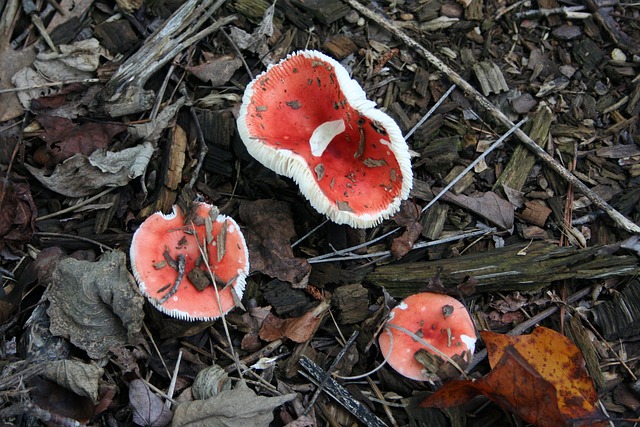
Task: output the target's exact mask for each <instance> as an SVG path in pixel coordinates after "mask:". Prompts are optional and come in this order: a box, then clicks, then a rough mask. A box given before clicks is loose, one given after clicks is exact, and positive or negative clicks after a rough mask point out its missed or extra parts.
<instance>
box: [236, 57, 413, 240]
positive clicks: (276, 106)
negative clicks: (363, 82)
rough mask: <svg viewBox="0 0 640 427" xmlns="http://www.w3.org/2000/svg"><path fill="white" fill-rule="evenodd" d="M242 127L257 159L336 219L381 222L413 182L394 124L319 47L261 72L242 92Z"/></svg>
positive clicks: (353, 223)
mask: <svg viewBox="0 0 640 427" xmlns="http://www.w3.org/2000/svg"><path fill="white" fill-rule="evenodd" d="M238 132H239V134H240V136H241V138H242V140H243V141H244V144H245V145H246V147H247V150H248V151H249V153H250V154H251V155H252V156H253V157H254V158H255V159H257V160H258V161H260V162H261V163H262V164H263V165H265V166H266V167H268V168H270V169H272V170H274V171H275V172H277V173H279V174H281V175H285V176H288V177H290V178H292V179H293V180H294V181H295V182H296V183H297V184H298V186H299V187H300V191H301V192H302V194H303V195H304V196H305V197H306V198H307V199H308V200H309V202H310V203H311V205H312V206H313V207H314V208H315V209H316V210H317V211H318V212H320V213H323V214H326V215H327V216H328V217H329V218H330V219H331V220H332V221H334V222H336V223H338V224H349V225H351V226H352V227H359V228H365V227H371V226H374V225H376V224H378V223H380V222H381V221H382V220H383V219H386V218H388V217H390V216H391V215H393V214H394V213H395V212H397V211H398V209H399V207H400V202H401V201H402V200H404V199H406V198H407V197H408V196H409V191H410V190H411V187H412V185H413V173H412V170H411V159H410V154H409V148H408V147H407V143H406V142H405V140H404V138H403V136H402V132H401V130H400V128H399V127H398V125H397V124H396V122H395V121H394V120H393V119H392V118H391V117H389V116H388V115H387V114H385V113H384V112H382V111H380V110H378V109H377V108H376V104H375V102H373V101H370V100H368V99H367V98H366V95H365V92H364V91H363V90H362V88H361V87H360V85H359V84H358V83H357V82H356V81H355V80H353V79H351V77H350V76H349V73H348V72H347V70H346V69H345V68H344V67H343V66H342V65H340V64H339V63H338V62H337V61H335V60H334V59H332V58H330V57H328V56H326V55H324V54H322V53H320V52H316V51H313V50H306V51H300V52H296V53H293V54H291V55H289V56H288V57H286V58H285V59H283V60H282V61H281V62H279V63H277V64H274V65H271V66H269V67H268V69H267V71H265V72H264V73H262V74H260V75H259V76H258V77H256V78H255V79H254V80H253V81H252V82H251V83H250V84H249V85H248V86H247V89H246V90H245V93H244V96H243V98H242V106H241V108H240V115H239V117H238Z"/></svg>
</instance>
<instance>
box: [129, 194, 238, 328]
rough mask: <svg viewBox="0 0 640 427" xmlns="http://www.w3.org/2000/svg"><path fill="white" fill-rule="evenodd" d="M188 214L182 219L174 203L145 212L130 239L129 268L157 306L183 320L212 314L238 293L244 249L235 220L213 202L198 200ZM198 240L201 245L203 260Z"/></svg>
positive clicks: (228, 307)
mask: <svg viewBox="0 0 640 427" xmlns="http://www.w3.org/2000/svg"><path fill="white" fill-rule="evenodd" d="M193 218H194V219H193V220H192V221H191V222H190V223H187V224H185V222H184V221H185V217H184V215H183V213H182V211H181V209H180V208H179V207H178V206H174V208H173V213H171V214H169V215H164V214H162V212H157V213H155V214H153V215H151V216H150V217H149V218H147V219H146V220H145V221H144V222H143V223H142V224H141V225H140V227H139V228H138V230H136V232H135V234H134V235H133V240H132V241H131V249H130V257H131V270H132V271H133V275H134V276H135V278H136V280H137V282H138V286H139V287H140V291H141V292H142V293H143V294H144V295H145V296H146V297H147V299H148V300H149V301H150V302H151V304H153V305H154V306H155V307H156V308H157V309H158V310H160V311H162V312H164V313H166V314H168V315H170V316H173V317H177V318H179V319H183V320H213V319H216V318H218V317H220V316H222V315H223V314H224V313H227V312H228V311H229V310H231V309H232V308H233V307H235V305H236V301H239V300H240V298H242V293H243V292H244V286H245V278H246V277H247V275H248V273H249V253H248V251H247V245H246V243H245V241H244V237H243V235H242V232H241V231H240V227H238V224H237V223H236V222H235V221H234V220H233V219H232V218H230V217H227V216H225V215H218V210H217V208H215V207H213V206H211V205H207V204H205V203H201V204H199V205H198V207H197V211H196V214H195V216H194V217H193ZM198 245H200V247H202V248H204V247H205V246H206V251H205V253H206V254H207V258H208V259H207V260H203V258H202V255H201V252H200V248H199V246H198ZM207 264H208V265H209V268H210V269H211V272H212V274H213V275H214V277H215V282H216V283H215V285H216V286H217V287H218V294H219V296H220V304H218V297H217V295H216V289H215V288H214V286H213V284H212V283H211V280H210V279H209V277H211V276H210V274H209V270H208V268H207ZM234 294H235V295H234Z"/></svg>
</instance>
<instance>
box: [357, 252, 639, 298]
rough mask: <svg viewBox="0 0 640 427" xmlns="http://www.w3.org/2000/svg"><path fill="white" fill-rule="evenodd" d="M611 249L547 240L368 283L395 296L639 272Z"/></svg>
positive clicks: (630, 259)
mask: <svg viewBox="0 0 640 427" xmlns="http://www.w3.org/2000/svg"><path fill="white" fill-rule="evenodd" d="M611 249H612V248H610V247H606V246H599V247H591V248H585V249H577V248H574V247H570V246H564V247H559V246H557V245H554V244H550V243H545V242H536V243H533V244H531V245H530V246H529V247H527V244H519V245H513V246H507V247H505V248H500V249H495V250H492V251H487V252H479V253H474V254H470V255H465V256H461V257H457V258H448V259H442V260H436V261H426V262H412V263H409V264H402V263H397V264H388V265H384V266H381V267H378V268H377V269H376V270H375V271H373V272H372V273H370V274H368V275H367V277H366V279H365V281H366V282H369V283H372V284H374V285H376V286H384V287H385V288H386V290H387V291H388V292H389V293H390V294H391V295H392V296H394V297H398V298H403V297H405V296H408V295H411V294H413V293H416V292H418V291H420V289H421V288H423V287H424V286H425V285H426V284H427V283H428V282H429V280H431V279H432V278H434V277H436V276H437V277H439V279H440V281H441V282H442V284H443V285H444V286H445V287H455V286H456V285H458V284H460V283H463V282H465V281H467V280H468V279H469V278H472V279H473V280H475V281H476V286H477V287H476V289H477V292H496V291H514V290H521V291H535V290H539V289H541V288H542V287H544V286H546V285H548V284H549V283H551V282H553V281H556V280H564V279H605V278H608V277H614V276H632V275H634V274H638V273H640V266H639V265H638V258H637V257H635V256H633V255H616V254H613V253H611Z"/></svg>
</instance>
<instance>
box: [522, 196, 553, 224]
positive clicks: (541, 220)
mask: <svg viewBox="0 0 640 427" xmlns="http://www.w3.org/2000/svg"><path fill="white" fill-rule="evenodd" d="M524 206H525V207H524V210H523V211H522V213H521V214H520V215H519V217H520V218H522V219H523V220H524V221H526V222H529V223H531V224H533V225H537V226H538V227H544V224H545V222H547V218H549V215H550V214H551V209H549V208H548V207H546V206H544V205H541V204H540V203H536V202H534V201H528V202H525V204H524Z"/></svg>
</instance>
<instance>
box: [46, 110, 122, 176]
mask: <svg viewBox="0 0 640 427" xmlns="http://www.w3.org/2000/svg"><path fill="white" fill-rule="evenodd" d="M36 120H37V121H38V123H40V124H41V125H42V127H43V128H44V134H43V135H42V136H41V138H42V139H43V140H44V141H46V143H47V149H48V151H49V155H50V161H49V162H48V164H46V165H45V166H47V167H53V166H55V165H57V164H58V163H60V162H61V161H63V160H66V159H68V158H70V157H71V156H73V155H74V154H84V155H85V156H88V155H90V154H91V153H93V152H94V151H95V150H97V149H99V148H103V149H106V148H107V147H108V146H109V143H110V142H111V138H113V137H114V136H115V135H117V134H119V133H120V132H123V131H124V130H126V126H125V125H123V124H121V123H99V122H87V123H83V124H80V125H77V124H76V123H74V122H73V121H72V120H69V119H67V118H64V117H56V116H50V115H48V114H41V115H39V116H38V117H36Z"/></svg>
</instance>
